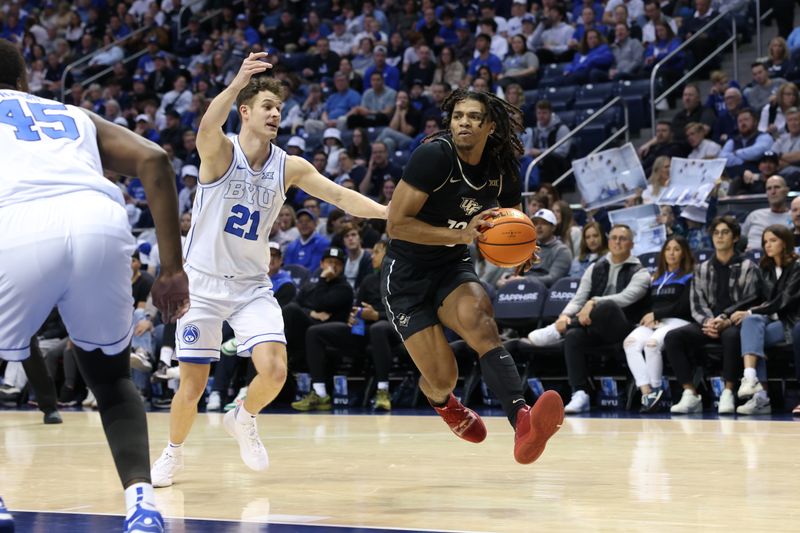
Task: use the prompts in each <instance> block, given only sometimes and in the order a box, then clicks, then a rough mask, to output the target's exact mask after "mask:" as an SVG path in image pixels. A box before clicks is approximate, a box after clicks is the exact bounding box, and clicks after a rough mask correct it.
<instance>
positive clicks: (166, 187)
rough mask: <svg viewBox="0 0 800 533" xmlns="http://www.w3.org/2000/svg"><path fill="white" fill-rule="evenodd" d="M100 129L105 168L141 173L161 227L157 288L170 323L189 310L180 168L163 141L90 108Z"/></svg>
mask: <svg viewBox="0 0 800 533" xmlns="http://www.w3.org/2000/svg"><path fill="white" fill-rule="evenodd" d="M84 112H86V114H88V115H89V117H90V118H91V119H92V122H94V124H95V127H96V128H97V146H98V148H99V150H100V157H101V159H102V162H103V167H104V168H107V169H109V170H111V171H113V172H117V173H119V174H124V175H126V176H136V177H138V178H139V179H140V180H141V182H142V185H143V186H144V190H145V194H146V195H147V200H148V204H149V205H150V212H151V213H152V214H153V220H154V221H155V225H156V236H157V238H158V249H159V252H160V255H161V274H160V275H159V277H158V280H156V282H155V284H154V285H153V288H152V294H153V303H154V304H155V305H156V307H158V308H159V309H160V310H161V313H162V315H163V318H164V322H170V321H173V320H176V319H177V318H179V317H180V316H181V315H183V314H184V313H185V312H186V311H187V310H188V308H189V281H188V279H187V278H186V273H185V272H184V271H183V260H182V257H181V234H180V226H179V223H178V193H177V192H176V190H175V170H174V169H173V168H172V163H170V161H169V157H168V156H167V153H166V152H165V151H164V150H163V149H162V148H161V147H160V146H158V145H157V144H155V143H153V142H151V141H148V140H147V139H145V138H144V137H142V136H140V135H136V134H135V133H133V132H132V131H130V130H128V129H126V128H123V127H121V126H118V125H116V124H113V123H111V122H108V121H107V120H104V119H102V118H100V117H99V116H97V115H95V114H94V113H92V112H91V111H87V110H85V109H84Z"/></svg>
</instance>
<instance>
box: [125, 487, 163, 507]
mask: <svg viewBox="0 0 800 533" xmlns="http://www.w3.org/2000/svg"><path fill="white" fill-rule="evenodd" d="M141 504H145V506H149V507H152V508H153V509H155V508H156V497H155V495H154V494H153V485H151V484H150V483H134V484H133V485H131V486H130V487H128V488H127V489H125V508H126V509H133V508H134V507H135V506H137V505H141Z"/></svg>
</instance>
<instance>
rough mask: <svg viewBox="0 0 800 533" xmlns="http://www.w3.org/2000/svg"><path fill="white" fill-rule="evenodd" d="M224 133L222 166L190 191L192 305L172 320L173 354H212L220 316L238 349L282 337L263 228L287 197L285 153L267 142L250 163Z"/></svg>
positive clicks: (193, 358) (186, 357)
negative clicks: (228, 156)
mask: <svg viewBox="0 0 800 533" xmlns="http://www.w3.org/2000/svg"><path fill="white" fill-rule="evenodd" d="M231 140H232V141H233V158H232V161H231V164H230V166H229V167H228V170H227V171H226V172H225V174H223V175H222V177H221V178H220V179H219V180H217V181H215V182H214V183H209V184H202V183H199V184H198V185H197V192H196V194H195V198H194V206H193V212H192V227H191V229H190V230H189V234H188V235H187V236H186V243H185V244H184V249H183V255H184V259H185V268H186V271H187V273H188V275H189V294H190V298H191V307H190V309H189V312H188V313H186V315H184V316H183V317H182V318H181V319H179V320H178V328H177V339H176V354H177V357H178V359H179V360H180V361H185V362H190V363H208V362H211V361H212V360H215V359H218V358H219V347H220V344H221V342H222V322H223V321H227V322H228V323H229V324H230V326H231V327H232V328H233V330H234V332H235V333H236V340H237V341H238V352H239V354H240V355H249V351H250V350H251V349H252V348H253V346H255V345H256V344H260V343H262V342H280V343H285V342H286V338H285V337H284V334H283V315H282V313H281V308H280V305H278V302H277V301H276V300H275V297H274V296H273V293H272V283H271V282H270V279H269V275H268V267H269V232H270V229H271V228H272V225H273V223H274V222H275V220H276V219H277V217H278V213H279V212H280V209H281V206H282V205H283V202H284V201H285V200H286V194H285V185H284V172H285V166H286V157H287V155H286V152H284V151H283V150H282V149H280V148H279V147H277V146H275V145H274V144H272V145H270V155H269V158H268V159H267V162H266V163H265V164H264V166H263V168H261V169H259V170H254V169H253V168H252V167H251V166H250V164H249V162H248V161H247V157H246V156H245V154H244V152H243V151H242V148H241V146H240V145H239V137H238V136H234V137H232V138H231Z"/></svg>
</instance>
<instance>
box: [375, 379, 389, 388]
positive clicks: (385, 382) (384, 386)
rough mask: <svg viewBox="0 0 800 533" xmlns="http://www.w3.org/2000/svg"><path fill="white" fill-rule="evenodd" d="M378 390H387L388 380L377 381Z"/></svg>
mask: <svg viewBox="0 0 800 533" xmlns="http://www.w3.org/2000/svg"><path fill="white" fill-rule="evenodd" d="M378 390H389V382H388V381H379V382H378Z"/></svg>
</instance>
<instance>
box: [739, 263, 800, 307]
mask: <svg viewBox="0 0 800 533" xmlns="http://www.w3.org/2000/svg"><path fill="white" fill-rule="evenodd" d="M798 293H800V268H798V267H797V262H795V264H794V266H793V267H792V272H791V274H790V276H789V280H788V281H787V283H786V286H785V288H784V290H782V291H780V292H779V293H778V294H777V295H776V296H775V297H774V298H773V299H772V300H770V301H768V302H765V303H763V304H761V305H759V306H757V307H754V308H752V309H751V310H750V311H752V312H753V313H756V314H759V315H771V314H772V313H781V312H782V311H783V310H785V309H786V308H788V307H789V306H791V305H793V304H794V302H795V300H796V299H797V295H798Z"/></svg>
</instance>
